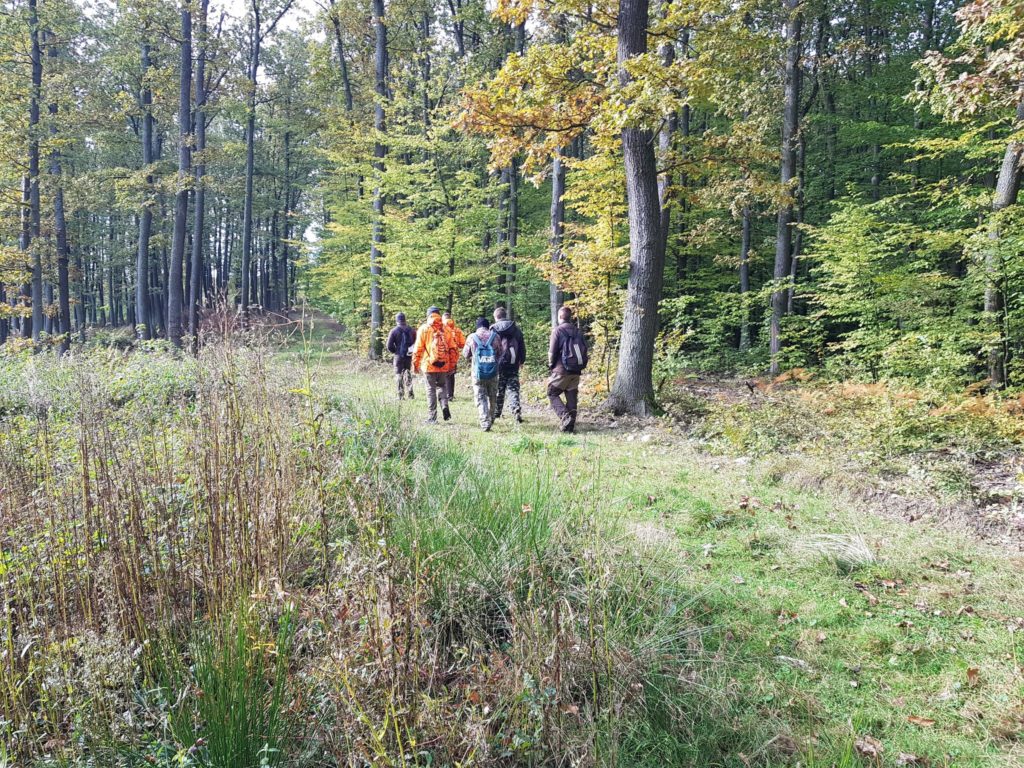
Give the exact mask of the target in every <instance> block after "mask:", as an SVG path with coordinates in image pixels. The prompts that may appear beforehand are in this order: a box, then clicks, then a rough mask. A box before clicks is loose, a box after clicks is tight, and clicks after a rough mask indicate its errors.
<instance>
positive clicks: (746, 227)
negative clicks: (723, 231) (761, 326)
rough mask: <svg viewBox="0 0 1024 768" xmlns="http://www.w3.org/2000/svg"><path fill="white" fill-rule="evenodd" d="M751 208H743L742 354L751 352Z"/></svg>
mask: <svg viewBox="0 0 1024 768" xmlns="http://www.w3.org/2000/svg"><path fill="white" fill-rule="evenodd" d="M751 223H752V222H751V216H750V206H749V205H748V206H744V208H743V234H742V236H741V238H740V304H741V306H740V352H749V351H750V229H751Z"/></svg>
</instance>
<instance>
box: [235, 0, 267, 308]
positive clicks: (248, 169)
mask: <svg viewBox="0 0 1024 768" xmlns="http://www.w3.org/2000/svg"><path fill="white" fill-rule="evenodd" d="M252 13H253V22H252V39H251V40H250V41H249V73H248V80H249V98H248V115H247V117H246V121H245V199H244V201H243V205H242V265H241V269H240V271H239V279H240V281H241V286H240V288H241V294H242V295H241V306H240V309H241V312H242V317H243V319H246V320H247V319H248V317H249V283H250V276H249V272H250V271H251V266H250V265H251V263H252V189H253V174H254V173H255V164H256V159H255V143H256V78H257V76H258V74H259V67H260V44H261V42H262V38H261V36H260V6H259V3H258V2H257V0H252Z"/></svg>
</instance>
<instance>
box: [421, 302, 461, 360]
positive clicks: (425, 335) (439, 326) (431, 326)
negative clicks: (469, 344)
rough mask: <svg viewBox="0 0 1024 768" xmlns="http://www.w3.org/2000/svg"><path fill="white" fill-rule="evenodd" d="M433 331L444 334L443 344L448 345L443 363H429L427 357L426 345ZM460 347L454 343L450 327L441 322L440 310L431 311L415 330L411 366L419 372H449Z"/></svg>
mask: <svg viewBox="0 0 1024 768" xmlns="http://www.w3.org/2000/svg"><path fill="white" fill-rule="evenodd" d="M435 331H439V332H440V333H443V334H444V341H445V345H446V346H447V347H448V359H447V360H445V361H444V363H443V365H439V366H438V365H430V361H428V360H427V359H426V358H427V347H428V345H429V341H430V339H431V338H432V336H433V334H434V332H435ZM461 349H462V347H460V346H456V344H455V336H454V334H453V333H452V331H451V329H450V328H448V327H446V326H445V325H444V323H442V322H441V313H440V312H431V313H430V316H429V317H428V318H427V322H425V323H424V324H423V325H421V326H420V328H419V330H418V331H417V332H416V346H415V347H414V348H413V352H412V367H413V369H414V370H417V371H420V372H421V373H451V372H452V371H454V370H455V364H456V362H457V361H458V359H459V351H460V350H461Z"/></svg>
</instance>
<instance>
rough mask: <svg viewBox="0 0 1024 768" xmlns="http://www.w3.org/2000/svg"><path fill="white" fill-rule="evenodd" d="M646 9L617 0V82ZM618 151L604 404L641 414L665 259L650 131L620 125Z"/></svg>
mask: <svg viewBox="0 0 1024 768" xmlns="http://www.w3.org/2000/svg"><path fill="white" fill-rule="evenodd" d="M648 11H649V5H648V0H620V2H619V33H618V37H619V39H618V59H619V79H620V80H621V81H622V83H623V84H626V83H627V82H628V81H629V74H628V72H627V71H626V69H625V66H624V65H625V62H626V61H628V60H629V59H632V58H633V57H635V56H639V55H642V54H644V53H646V52H647V20H648ZM622 155H623V160H624V161H625V167H626V200H627V203H628V208H629V262H630V263H629V282H628V285H627V289H626V309H625V315H624V317H623V321H622V339H621V342H620V346H619V365H618V370H617V371H616V374H615V385H614V387H613V388H612V391H611V395H610V397H609V401H608V404H609V407H610V408H611V409H612V410H613V411H614V412H616V413H633V414H638V415H645V414H648V413H650V411H651V409H652V405H653V399H654V387H653V383H652V372H651V368H652V365H653V362H654V340H655V336H656V334H657V330H658V303H659V301H660V300H661V288H662V280H663V277H664V275H663V272H664V262H665V251H664V249H663V247H662V243H663V239H662V234H661V204H660V201H659V199H658V168H657V164H656V160H655V155H654V136H653V134H652V133H651V131H650V130H647V129H644V128H638V127H631V126H627V127H626V128H623V130H622Z"/></svg>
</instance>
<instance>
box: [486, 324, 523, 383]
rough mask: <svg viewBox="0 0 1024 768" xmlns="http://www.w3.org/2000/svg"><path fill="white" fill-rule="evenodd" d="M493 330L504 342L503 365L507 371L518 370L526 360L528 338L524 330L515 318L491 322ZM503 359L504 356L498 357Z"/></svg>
mask: <svg viewBox="0 0 1024 768" xmlns="http://www.w3.org/2000/svg"><path fill="white" fill-rule="evenodd" d="M491 330H492V331H494V332H495V333H496V334H498V336H500V337H501V341H502V344H503V353H504V354H503V356H504V357H505V358H508V359H507V360H503V361H502V363H501V367H502V369H503V370H507V371H518V370H519V369H520V368H522V367H523V363H525V362H526V340H525V339H524V338H523V332H522V330H521V329H520V328H519V326H518V325H516V322H515V321H514V320H497V321H495V322H493V323H491ZM498 359H499V360H502V358H500V357H499V358H498Z"/></svg>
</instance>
